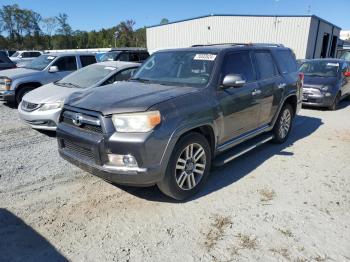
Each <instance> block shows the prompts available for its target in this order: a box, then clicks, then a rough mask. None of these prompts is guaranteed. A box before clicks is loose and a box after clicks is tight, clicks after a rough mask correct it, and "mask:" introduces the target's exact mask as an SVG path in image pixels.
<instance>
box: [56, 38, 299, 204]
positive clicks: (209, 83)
mask: <svg viewBox="0 0 350 262" xmlns="http://www.w3.org/2000/svg"><path fill="white" fill-rule="evenodd" d="M301 89H302V82H301V78H300V76H299V73H298V68H297V63H296V60H295V56H294V55H293V53H292V51H291V50H290V49H289V48H285V47H282V46H279V45H278V46H277V45H276V46H273V45H252V44H246V45H244V44H236V45H218V46H198V47H191V48H186V49H174V50H164V51H159V52H156V53H154V54H153V55H152V56H151V57H150V58H149V59H148V60H147V61H146V62H145V63H144V64H143V65H142V66H141V67H140V68H139V70H138V71H137V72H136V73H135V75H134V77H133V78H132V79H131V80H130V81H128V82H123V83H119V84H115V85H107V86H104V87H100V88H97V89H94V90H89V91H88V92H85V93H84V95H83V96H81V95H80V94H77V93H75V94H72V95H71V97H70V98H69V99H68V100H67V102H66V104H65V106H64V108H63V111H62V114H61V118H60V122H59V125H58V129H57V132H56V133H57V138H58V144H59V152H60V155H61V156H62V157H63V158H64V159H66V160H68V161H69V162H71V163H73V164H75V165H77V166H79V167H81V168H83V169H85V170H87V171H88V172H91V173H93V174H95V175H97V176H100V177H102V178H103V179H105V180H109V181H112V182H115V183H119V184H124V185H137V186H150V185H154V184H157V185H158V187H159V188H160V190H161V191H162V192H163V193H164V194H166V195H168V196H170V197H172V198H175V199H179V200H182V199H185V198H187V197H190V196H192V195H193V194H194V193H196V192H197V191H198V190H199V189H200V188H201V187H202V186H203V184H204V182H205V180H206V178H207V176H208V174H209V170H210V166H211V163H212V161H213V164H214V165H215V166H220V165H224V164H225V163H227V162H229V161H231V160H233V159H235V158H236V157H238V156H240V155H242V154H243V153H245V152H248V151H249V150H251V149H253V148H255V147H257V146H258V145H261V144H263V143H265V142H267V141H274V142H276V143H283V142H285V141H286V139H287V138H288V135H289V134H290V131H291V127H292V123H293V118H294V116H295V115H296V114H297V112H298V111H299V109H300V107H301V103H302V90H301Z"/></svg>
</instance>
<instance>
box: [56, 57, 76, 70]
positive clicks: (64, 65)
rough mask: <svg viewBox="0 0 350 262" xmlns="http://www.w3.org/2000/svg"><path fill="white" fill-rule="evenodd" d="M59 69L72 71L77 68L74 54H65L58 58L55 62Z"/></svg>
mask: <svg viewBox="0 0 350 262" xmlns="http://www.w3.org/2000/svg"><path fill="white" fill-rule="evenodd" d="M54 65H55V66H57V67H58V70H59V71H74V70H77V62H76V59H75V56H65V57H61V58H59V59H58V60H57V61H56V62H55V64H54Z"/></svg>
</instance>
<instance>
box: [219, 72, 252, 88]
mask: <svg viewBox="0 0 350 262" xmlns="http://www.w3.org/2000/svg"><path fill="white" fill-rule="evenodd" d="M245 84H246V81H245V79H243V77H242V76H241V75H235V74H230V75H226V76H225V77H224V80H223V81H222V86H223V87H226V88H228V87H241V86H244V85H245Z"/></svg>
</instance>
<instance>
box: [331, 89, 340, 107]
mask: <svg viewBox="0 0 350 262" xmlns="http://www.w3.org/2000/svg"><path fill="white" fill-rule="evenodd" d="M339 102H340V93H338V94H337V96H336V97H335V98H334V101H333V104H332V105H331V106H330V107H329V110H331V111H335V110H337V109H338V105H339Z"/></svg>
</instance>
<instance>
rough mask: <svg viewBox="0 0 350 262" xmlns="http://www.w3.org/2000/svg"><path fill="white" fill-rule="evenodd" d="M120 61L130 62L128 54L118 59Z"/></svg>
mask: <svg viewBox="0 0 350 262" xmlns="http://www.w3.org/2000/svg"><path fill="white" fill-rule="evenodd" d="M117 60H118V61H129V54H128V53H122V54H121V55H120V56H119V57H118V59H117Z"/></svg>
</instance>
